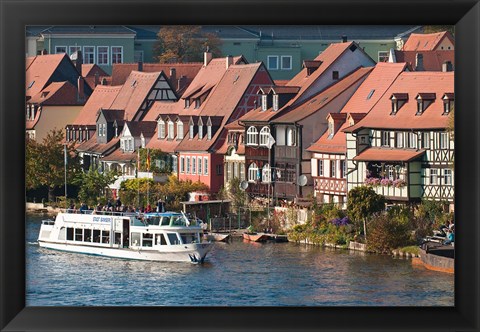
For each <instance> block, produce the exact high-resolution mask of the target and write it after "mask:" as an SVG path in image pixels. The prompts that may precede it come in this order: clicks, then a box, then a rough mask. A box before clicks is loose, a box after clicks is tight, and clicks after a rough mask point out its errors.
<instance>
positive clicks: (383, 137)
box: [380, 130, 390, 146]
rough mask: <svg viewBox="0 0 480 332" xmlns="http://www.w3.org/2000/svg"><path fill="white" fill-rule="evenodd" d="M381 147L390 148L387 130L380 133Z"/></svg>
mask: <svg viewBox="0 0 480 332" xmlns="http://www.w3.org/2000/svg"><path fill="white" fill-rule="evenodd" d="M380 145H381V146H390V132H389V131H388V130H384V131H381V142H380Z"/></svg>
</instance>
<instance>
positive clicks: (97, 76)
mask: <svg viewBox="0 0 480 332" xmlns="http://www.w3.org/2000/svg"><path fill="white" fill-rule="evenodd" d="M99 79H100V77H99V75H98V71H97V72H96V73H95V86H97V85H98V83H99Z"/></svg>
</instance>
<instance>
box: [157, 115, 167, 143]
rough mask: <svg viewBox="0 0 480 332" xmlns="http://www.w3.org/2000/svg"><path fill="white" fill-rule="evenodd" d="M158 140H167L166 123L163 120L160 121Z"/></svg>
mask: <svg viewBox="0 0 480 332" xmlns="http://www.w3.org/2000/svg"><path fill="white" fill-rule="evenodd" d="M158 138H161V139H164V138H165V121H163V120H162V119H159V120H158Z"/></svg>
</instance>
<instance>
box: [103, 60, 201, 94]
mask: <svg viewBox="0 0 480 332" xmlns="http://www.w3.org/2000/svg"><path fill="white" fill-rule="evenodd" d="M202 65H203V63H201V62H192V63H144V64H143V69H142V71H143V72H146V73H152V72H160V71H163V72H164V73H165V75H166V76H167V78H168V80H169V81H170V83H171V84H172V86H173V88H174V89H175V90H176V91H177V93H179V92H183V91H185V89H186V88H187V87H188V86H189V85H190V83H191V82H192V80H193V79H194V78H195V76H196V75H197V73H198V71H199V70H200V68H202ZM172 69H175V79H173V78H172V75H171V70H172ZM135 70H138V63H116V64H114V65H113V67H112V85H122V84H123V83H125V82H126V80H127V78H128V76H129V75H130V73H131V72H132V71H135ZM182 76H184V77H185V78H184V79H185V82H183V83H182V84H183V85H181V86H180V87H179V84H178V79H180V77H182ZM179 94H180V93H179Z"/></svg>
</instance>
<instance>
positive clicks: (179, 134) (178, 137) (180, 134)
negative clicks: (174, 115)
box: [177, 120, 183, 139]
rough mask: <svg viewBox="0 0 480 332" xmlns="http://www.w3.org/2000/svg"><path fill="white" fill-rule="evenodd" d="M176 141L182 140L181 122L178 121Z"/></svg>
mask: <svg viewBox="0 0 480 332" xmlns="http://www.w3.org/2000/svg"><path fill="white" fill-rule="evenodd" d="M177 139H183V122H182V121H180V120H178V122H177Z"/></svg>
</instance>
